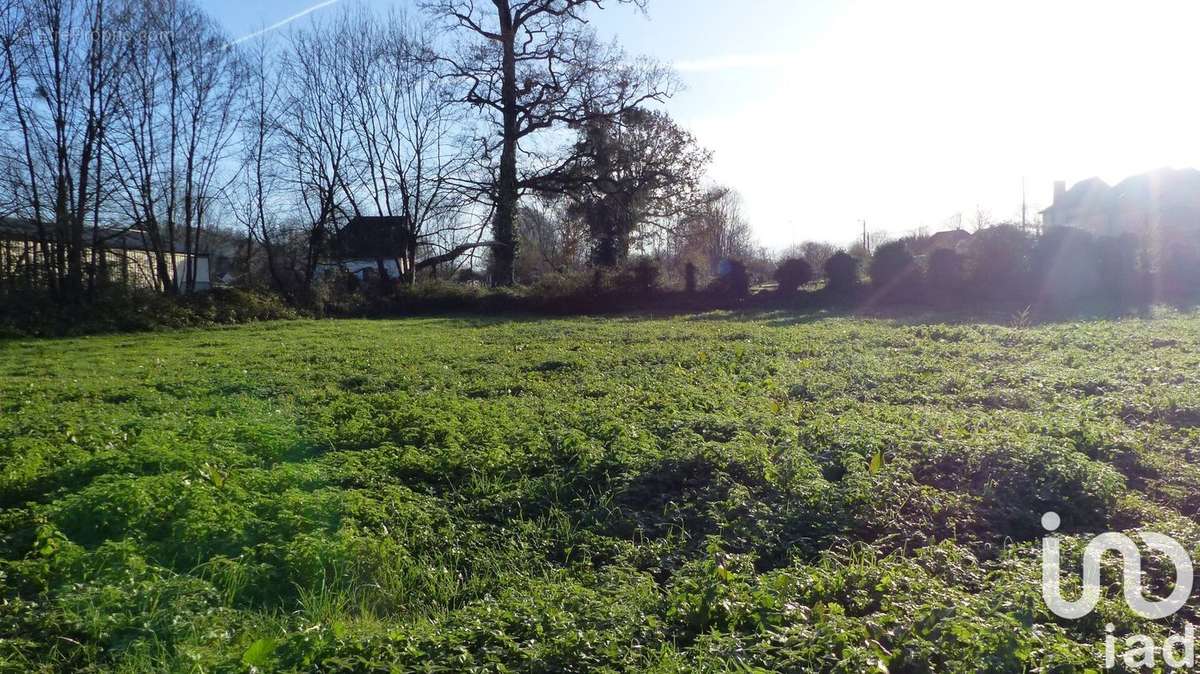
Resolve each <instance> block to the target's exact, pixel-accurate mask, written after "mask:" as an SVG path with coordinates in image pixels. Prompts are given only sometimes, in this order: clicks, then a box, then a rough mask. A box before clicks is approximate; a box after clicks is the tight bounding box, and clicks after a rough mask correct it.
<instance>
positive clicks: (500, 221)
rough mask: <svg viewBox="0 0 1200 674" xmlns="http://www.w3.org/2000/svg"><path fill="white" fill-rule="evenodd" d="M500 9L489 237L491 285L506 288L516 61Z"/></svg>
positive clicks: (506, 15)
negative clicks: (496, 148)
mask: <svg viewBox="0 0 1200 674" xmlns="http://www.w3.org/2000/svg"><path fill="white" fill-rule="evenodd" d="M497 5H498V7H499V6H500V5H503V6H502V7H499V8H500V10H501V11H500V13H499V14H500V35H501V38H502V40H501V47H502V49H503V51H504V59H503V73H502V81H501V89H500V96H501V100H502V107H503V110H502V113H503V117H504V133H503V137H502V139H501V150H500V176H499V182H498V183H497V185H496V212H495V214H494V215H493V221H492V238H493V239H495V241H496V243H497V244H499V245H498V246H496V247H495V248H493V249H492V260H493V262H492V264H493V266H492V285H497V286H510V285H512V284H513V283H514V282H515V281H516V278H515V271H516V264H515V261H516V259H517V238H516V219H517V199H518V196H519V194H518V187H517V133H518V128H517V59H516V54H515V46H514V40H515V39H516V28H515V26H514V25H513V21H512V12H511V11H509V8H508V6H507V5H508V3H507V2H504V3H497Z"/></svg>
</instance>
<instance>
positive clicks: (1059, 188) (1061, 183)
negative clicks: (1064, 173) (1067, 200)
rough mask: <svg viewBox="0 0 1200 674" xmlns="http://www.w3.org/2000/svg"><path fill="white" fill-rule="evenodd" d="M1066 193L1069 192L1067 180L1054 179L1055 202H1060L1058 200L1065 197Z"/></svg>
mask: <svg viewBox="0 0 1200 674" xmlns="http://www.w3.org/2000/svg"><path fill="white" fill-rule="evenodd" d="M1066 193H1067V181H1065V180H1055V181H1054V203H1058V200H1059V199H1061V198H1062V197H1063V195H1064V194H1066Z"/></svg>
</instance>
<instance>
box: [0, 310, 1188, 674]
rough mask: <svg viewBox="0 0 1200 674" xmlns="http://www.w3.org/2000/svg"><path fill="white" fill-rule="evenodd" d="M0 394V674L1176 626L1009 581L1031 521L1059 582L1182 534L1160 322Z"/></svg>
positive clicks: (391, 331) (67, 352) (878, 328)
mask: <svg viewBox="0 0 1200 674" xmlns="http://www.w3.org/2000/svg"><path fill="white" fill-rule="evenodd" d="M0 405H2V412H0V415H2V416H0V671H14V672H17V671H20V672H24V671H93V670H96V671H100V670H125V671H145V670H160V671H171V672H188V671H195V672H200V671H204V672H213V671H229V672H234V671H248V670H250V669H251V668H257V669H259V670H260V671H273V670H294V671H317V670H319V671H342V670H344V671H393V670H395V671H408V670H419V671H467V670H495V671H508V670H526V671H546V672H550V671H597V670H651V671H689V670H696V669H708V670H723V669H738V670H743V671H754V670H756V669H763V670H788V671H845V672H862V671H883V670H885V669H886V670H888V671H891V672H922V671H931V670H936V671H944V672H976V671H1014V672H1017V671H1063V672H1071V671H1075V672H1084V671H1088V670H1093V671H1094V670H1098V669H1099V668H1100V666H1101V655H1100V653H1101V649H1102V645H1103V640H1104V635H1105V633H1104V627H1103V626H1104V625H1105V623H1107V622H1112V623H1114V624H1116V625H1117V629H1118V632H1119V633H1120V632H1124V631H1127V630H1136V631H1140V632H1146V633H1150V634H1164V633H1165V632H1166V631H1167V630H1171V629H1176V628H1178V627H1179V625H1181V624H1182V622H1183V621H1185V620H1192V621H1195V620H1196V615H1195V612H1194V611H1193V610H1192V609H1191V608H1190V607H1189V609H1186V610H1185V611H1184V612H1183V613H1181V614H1179V615H1177V616H1176V618H1175V619H1174V622H1171V621H1167V622H1158V623H1149V622H1147V621H1144V620H1141V619H1139V618H1137V617H1136V616H1134V615H1133V614H1132V613H1131V612H1130V610H1129V609H1128V608H1127V607H1126V605H1125V603H1124V601H1123V600H1122V599H1121V597H1120V593H1119V590H1118V589H1117V588H1110V591H1109V592H1107V594H1106V597H1105V599H1104V600H1103V601H1102V602H1101V604H1100V608H1099V609H1098V611H1097V612H1096V613H1094V614H1093V615H1091V616H1089V617H1088V618H1086V619H1083V620H1080V621H1063V620H1059V619H1057V618H1054V616H1052V615H1051V614H1050V613H1049V612H1048V610H1047V609H1046V607H1045V605H1044V603H1043V601H1042V598H1041V594H1040V584H1039V583H1040V577H1041V565H1040V539H1041V536H1042V534H1043V531H1042V529H1041V527H1040V524H1039V522H1040V517H1041V515H1042V513H1043V512H1045V511H1047V510H1054V511H1056V512H1058V513H1059V514H1060V515H1061V517H1062V521H1063V529H1062V532H1063V533H1065V534H1066V535H1067V537H1068V543H1069V544H1068V545H1067V547H1068V548H1069V549H1071V550H1072V551H1073V552H1072V553H1071V554H1073V555H1074V557H1073V558H1072V557H1071V555H1068V559H1067V560H1065V561H1064V569H1066V570H1077V569H1078V568H1079V565H1078V563H1077V558H1078V547H1079V546H1078V543H1079V542H1081V541H1084V540H1086V537H1087V536H1086V535H1087V534H1092V533H1097V532H1100V531H1105V530H1116V531H1128V530H1131V529H1136V528H1138V527H1142V526H1149V527H1151V528H1153V529H1155V530H1157V531H1161V532H1163V533H1168V534H1171V535H1174V536H1176V537H1177V538H1179V539H1180V540H1182V541H1186V543H1187V544H1188V545H1189V546H1190V547H1191V548H1192V549H1193V550H1195V549H1196V547H1197V544H1200V532H1198V529H1197V526H1196V524H1195V522H1196V517H1197V512H1198V511H1200V467H1198V464H1197V463H1196V462H1195V460H1194V459H1195V454H1196V452H1197V451H1200V449H1198V448H1200V444H1198V443H1197V440H1198V439H1200V317H1196V316H1189V315H1171V316H1166V317H1162V318H1157V319H1147V320H1140V319H1138V320H1125V321H1094V322H1080V323H1060V324H1051V325H1044V326H1034V327H1024V328H1017V327H1009V326H1001V325H977V324H963V325H955V324H916V325H905V324H900V323H896V322H890V321H882V320H864V319H851V318H837V317H829V318H823V317H809V318H795V317H788V316H784V315H758V316H738V315H727V314H715V315H705V316H697V317H682V318H674V319H666V320H662V319H653V320H652V319H644V320H643V319H616V320H611V319H610V320H591V319H574V320H538V321H501V320H470V319H442V320H404V321H378V322H369V321H325V322H286V323H269V324H259V325H255V326H251V327H238V328H229V329H213V330H207V331H183V332H175V333H159V334H140V335H117V336H108V337H99V338H83V339H70V340H43V341H34V340H31V341H9V342H0ZM1072 543H1073V545H1072ZM1077 573H1078V572H1077V571H1075V575H1077Z"/></svg>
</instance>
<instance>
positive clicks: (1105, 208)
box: [1042, 168, 1200, 236]
mask: <svg viewBox="0 0 1200 674" xmlns="http://www.w3.org/2000/svg"><path fill="white" fill-rule="evenodd" d="M1042 226H1043V227H1044V228H1052V227H1073V228H1075V229H1082V230H1085V231H1088V232H1091V233H1092V234H1097V235H1105V236H1115V235H1119V234H1136V235H1139V236H1145V235H1158V234H1161V233H1171V232H1185V231H1190V232H1193V233H1194V232H1196V231H1198V230H1200V171H1197V170H1196V169H1180V170H1176V169H1169V168H1165V169H1159V170H1157V171H1151V172H1149V173H1143V174H1139V175H1135V176H1130V177H1129V178H1126V179H1125V180H1122V181H1121V182H1119V183H1117V184H1116V185H1113V186H1109V185H1108V184H1107V183H1105V182H1104V181H1103V180H1101V179H1100V178H1088V179H1087V180H1083V181H1080V182H1078V183H1076V184H1075V185H1073V186H1072V187H1071V188H1070V189H1067V186H1066V183H1064V182H1062V181H1059V182H1056V183H1055V184H1054V203H1053V204H1052V205H1051V206H1050V207H1049V208H1047V209H1045V210H1044V211H1042Z"/></svg>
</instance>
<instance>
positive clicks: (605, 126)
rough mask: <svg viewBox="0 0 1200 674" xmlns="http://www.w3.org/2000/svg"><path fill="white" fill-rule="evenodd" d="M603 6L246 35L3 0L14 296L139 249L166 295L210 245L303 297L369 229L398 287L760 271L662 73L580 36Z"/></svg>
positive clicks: (79, 276)
mask: <svg viewBox="0 0 1200 674" xmlns="http://www.w3.org/2000/svg"><path fill="white" fill-rule="evenodd" d="M607 4H612V3H611V2H606V1H605V0H519V1H518V0H492V1H491V2H474V1H472V0H424V1H423V2H420V3H418V6H417V8H416V9H415V10H412V11H390V12H385V13H380V12H376V11H372V10H370V9H366V8H363V7H347V8H340V9H336V10H330V11H327V12H323V13H321V14H319V15H315V16H317V18H316V19H314V20H312V21H309V22H307V23H305V24H304V25H303V26H300V27H295V28H293V29H289V30H287V31H278V32H275V33H267V34H263V35H259V36H253V37H252V38H250V39H242V40H233V39H231V37H230V36H229V35H228V34H227V33H226V32H225V31H224V30H223V28H222V27H221V26H220V24H219V23H218V22H217V21H216V20H215V19H214V18H213V17H211V16H209V15H208V14H206V13H205V12H204V11H203V10H202V9H201V8H200V7H199V6H197V5H196V4H194V3H193V2H191V1H190V0H0V64H2V66H3V67H2V68H0V221H2V222H3V223H6V224H7V225H8V227H7V231H9V232H10V234H9V235H7V238H8V241H7V242H6V244H5V250H4V253H5V263H4V265H3V271H4V274H3V281H4V285H5V288H7V289H12V288H23V289H33V290H37V291H39V292H44V293H46V294H47V295H48V296H50V297H52V298H54V299H56V300H59V301H62V302H67V303H73V302H79V301H86V299H87V298H88V297H90V296H91V295H92V294H93V293H94V292H95V291H96V289H97V288H98V287H102V286H103V285H104V284H105V283H107V282H109V281H110V280H111V277H112V275H113V270H112V269H111V268H110V265H109V262H108V261H109V259H110V257H111V256H112V255H113V254H120V253H121V250H122V249H124V248H128V246H129V244H128V241H129V240H130V237H134V238H135V240H136V241H137V242H138V247H140V248H141V249H143V250H144V251H146V258H147V264H148V265H149V267H150V277H151V283H152V285H153V286H154V287H156V288H157V289H158V290H160V291H161V292H163V293H166V294H180V293H187V292H189V291H192V290H194V289H195V288H196V283H197V262H196V260H197V257H196V254H197V253H199V252H203V251H207V250H210V249H211V248H212V247H213V246H214V245H220V246H222V247H223V248H225V249H229V250H234V251H236V253H235V254H233V255H232V258H233V269H232V270H230V271H231V274H233V275H235V276H237V277H238V278H239V280H240V281H242V282H244V283H247V284H258V285H265V286H269V287H270V288H271V289H273V290H275V291H277V292H279V293H281V294H283V295H284V296H286V297H289V298H292V299H297V300H302V299H303V297H304V295H305V294H306V293H309V292H310V289H311V288H312V286H313V285H314V283H316V282H317V281H318V280H319V279H318V278H317V277H318V276H319V274H320V270H321V268H322V264H321V262H322V259H323V258H324V257H325V256H327V255H328V253H329V251H330V248H331V246H332V245H333V242H334V241H335V240H336V239H337V237H338V235H339V232H340V231H341V230H342V228H343V227H345V225H346V223H348V222H350V221H352V220H354V219H355V218H360V217H369V216H382V217H386V218H389V220H388V222H392V223H401V225H400V226H401V227H402V228H403V229H404V231H403V232H401V233H400V234H401V235H402V236H400V239H401V240H403V241H405V242H406V244H405V246H404V250H402V251H400V252H399V253H389V255H396V257H397V259H395V260H394V262H395V265H394V266H393V267H390V268H392V269H395V270H398V273H399V276H400V278H395V279H389V280H391V281H393V282H394V283H404V282H409V283H411V282H413V281H414V280H415V279H416V278H417V277H418V275H420V274H429V273H442V274H446V273H448V272H449V271H450V270H453V269H456V268H459V267H462V266H464V265H467V264H473V263H480V262H483V263H485V264H486V271H487V272H488V277H489V279H490V281H492V282H493V283H494V284H495V285H508V284H512V283H515V282H518V281H521V280H526V279H528V278H530V277H535V276H537V275H539V274H544V273H550V272H565V271H569V270H575V269H578V268H580V267H592V266H594V267H601V268H609V267H615V266H619V265H621V264H623V263H624V262H625V261H626V260H627V259H628V258H629V257H630V256H631V255H634V254H637V253H645V252H652V253H653V254H655V255H657V256H658V257H659V258H661V259H671V260H683V259H684V258H688V259H691V258H695V259H697V260H704V261H705V262H704V264H705V266H706V267H708V268H710V269H711V268H715V265H716V264H717V261H718V260H720V259H722V258H724V257H728V256H730V255H740V256H751V255H753V254H755V248H754V246H753V241H752V239H751V237H750V232H749V228H748V226H747V225H746V223H745V221H744V219H743V218H742V217H741V215H740V211H739V209H738V205H737V198H736V195H735V194H734V193H732V191H731V190H729V189H727V188H724V187H720V186H717V185H714V184H712V183H711V182H710V181H709V180H708V179H707V168H708V165H709V163H710V161H711V155H710V154H709V153H708V152H707V151H706V150H705V149H704V148H702V147H700V146H699V144H698V143H697V142H696V139H695V138H694V137H693V136H692V135H691V134H690V133H688V132H687V131H686V130H684V129H682V128H681V127H680V126H679V125H678V124H677V123H676V122H675V121H674V120H672V119H671V118H670V117H669V116H668V115H667V114H666V113H665V112H663V110H662V108H661V103H662V102H663V101H665V100H666V99H667V98H669V97H670V96H671V95H672V94H673V93H674V92H675V91H676V90H677V88H678V82H677V81H676V79H675V76H674V74H673V73H672V71H671V70H670V69H669V68H667V67H665V66H663V65H661V64H659V63H656V62H653V61H649V60H646V59H637V58H631V57H629V56H628V55H626V54H625V53H624V52H623V51H622V50H621V49H620V47H619V46H618V45H616V44H615V43H610V42H605V41H602V40H600V39H599V38H598V37H597V36H596V34H595V32H594V31H593V30H592V29H591V28H590V25H589V24H588V22H587V12H594V11H597V10H600V9H603V7H604V6H605V5H607ZM634 4H639V3H637V2H636V0H635V2H634ZM14 227H15V228H16V229H17V230H21V228H24V230H23V231H25V232H26V233H27V235H26V236H25V238H24V240H23V241H22V242H21V243H20V244H19V245H18V244H17V243H15V238H16V237H13V236H11V231H12V230H13V229H14ZM118 242H122V243H120V245H118ZM682 264H683V263H682V262H681V263H680V265H682ZM384 269H385V267H384V266H383V265H382V260H381V264H380V270H381V271H384ZM385 273H386V272H385Z"/></svg>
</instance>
